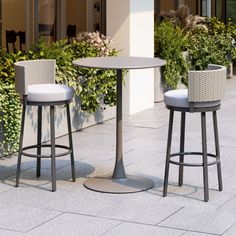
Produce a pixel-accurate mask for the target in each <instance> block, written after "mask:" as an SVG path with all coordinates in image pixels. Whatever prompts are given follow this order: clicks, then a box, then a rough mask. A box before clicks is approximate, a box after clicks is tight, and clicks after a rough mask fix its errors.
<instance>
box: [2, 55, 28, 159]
mask: <svg viewBox="0 0 236 236" xmlns="http://www.w3.org/2000/svg"><path fill="white" fill-rule="evenodd" d="M0 53H1V54H0V111H1V112H2V113H3V115H2V117H1V120H0V122H3V124H4V130H3V131H4V140H3V154H4V155H7V154H10V153H13V152H15V151H16V150H17V148H18V137H19V130H20V115H21V105H20V101H19V95H18V94H17V93H16V91H15V83H14V67H13V65H14V63H15V62H16V61H20V60H25V59H26V58H27V57H26V55H25V54H24V53H22V52H18V53H17V54H12V53H4V52H3V51H1V52H0Z"/></svg>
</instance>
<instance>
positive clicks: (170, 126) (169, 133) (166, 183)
mask: <svg viewBox="0 0 236 236" xmlns="http://www.w3.org/2000/svg"><path fill="white" fill-rule="evenodd" d="M173 119H174V111H173V110H170V117H169V130H168V139H167V150H166V166H165V176H164V186H163V197H165V196H166V195H167V188H168V178H169V167H170V151H171V140H172V129H173Z"/></svg>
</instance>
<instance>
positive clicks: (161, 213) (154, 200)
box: [98, 193, 182, 225]
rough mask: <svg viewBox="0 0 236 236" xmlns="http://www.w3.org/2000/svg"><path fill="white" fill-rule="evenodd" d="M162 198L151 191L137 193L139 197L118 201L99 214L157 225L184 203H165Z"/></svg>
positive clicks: (110, 217)
mask: <svg viewBox="0 0 236 236" xmlns="http://www.w3.org/2000/svg"><path fill="white" fill-rule="evenodd" d="M131 197H132V196H131ZM160 199H161V198H160V197H158V196H156V195H154V194H151V193H149V194H143V195H138V194H137V197H133V198H132V199H129V200H127V201H120V202H117V204H116V205H114V206H112V207H107V208H105V209H103V210H101V211H100V212H99V213H98V216H101V217H105V218H109V219H118V220H122V221H129V222H137V223H143V224H151V225H156V224H158V223H159V222H161V221H162V220H164V219H166V218H167V217H168V216H170V215H172V214H173V213H175V212H176V211H178V210H179V209H181V208H182V205H178V204H163V203H161V202H160V201H159V200H160Z"/></svg>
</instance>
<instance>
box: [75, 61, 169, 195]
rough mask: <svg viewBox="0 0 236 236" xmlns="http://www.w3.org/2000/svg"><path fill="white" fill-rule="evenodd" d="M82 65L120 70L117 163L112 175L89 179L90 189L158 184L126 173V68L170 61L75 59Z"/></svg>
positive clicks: (121, 190)
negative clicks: (124, 89) (124, 99)
mask: <svg viewBox="0 0 236 236" xmlns="http://www.w3.org/2000/svg"><path fill="white" fill-rule="evenodd" d="M73 64H74V65H76V66H80V67H87V68H100V69H116V71H117V107H116V163H115V168H114V171H113V175H112V176H111V177H94V178H89V179H88V180H87V181H85V183H84V186H85V187H87V188H88V189H91V190H94V191H98V192H106V193H132V192H139V191H144V190H147V189H149V188H152V187H153V186H154V183H153V181H152V180H150V179H148V178H146V177H143V176H137V175H126V173H125V168H124V163H123V139H122V70H123V69H125V70H128V69H147V68H154V67H160V66H163V65H165V64H166V61H165V60H161V59H159V58H147V57H123V56H118V57H90V58H82V59H77V60H74V61H73Z"/></svg>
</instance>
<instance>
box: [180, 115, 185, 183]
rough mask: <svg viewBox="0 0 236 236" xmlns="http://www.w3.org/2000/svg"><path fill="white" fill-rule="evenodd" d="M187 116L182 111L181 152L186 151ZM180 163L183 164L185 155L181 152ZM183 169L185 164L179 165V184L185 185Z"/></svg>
mask: <svg viewBox="0 0 236 236" xmlns="http://www.w3.org/2000/svg"><path fill="white" fill-rule="evenodd" d="M185 117H186V113H185V112H181V127H180V153H183V152H184V140H185ZM179 163H180V164H181V163H182V164H183V163H184V155H183V154H180V155H179ZM183 171H184V166H183V165H180V166H179V186H182V185H183Z"/></svg>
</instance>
